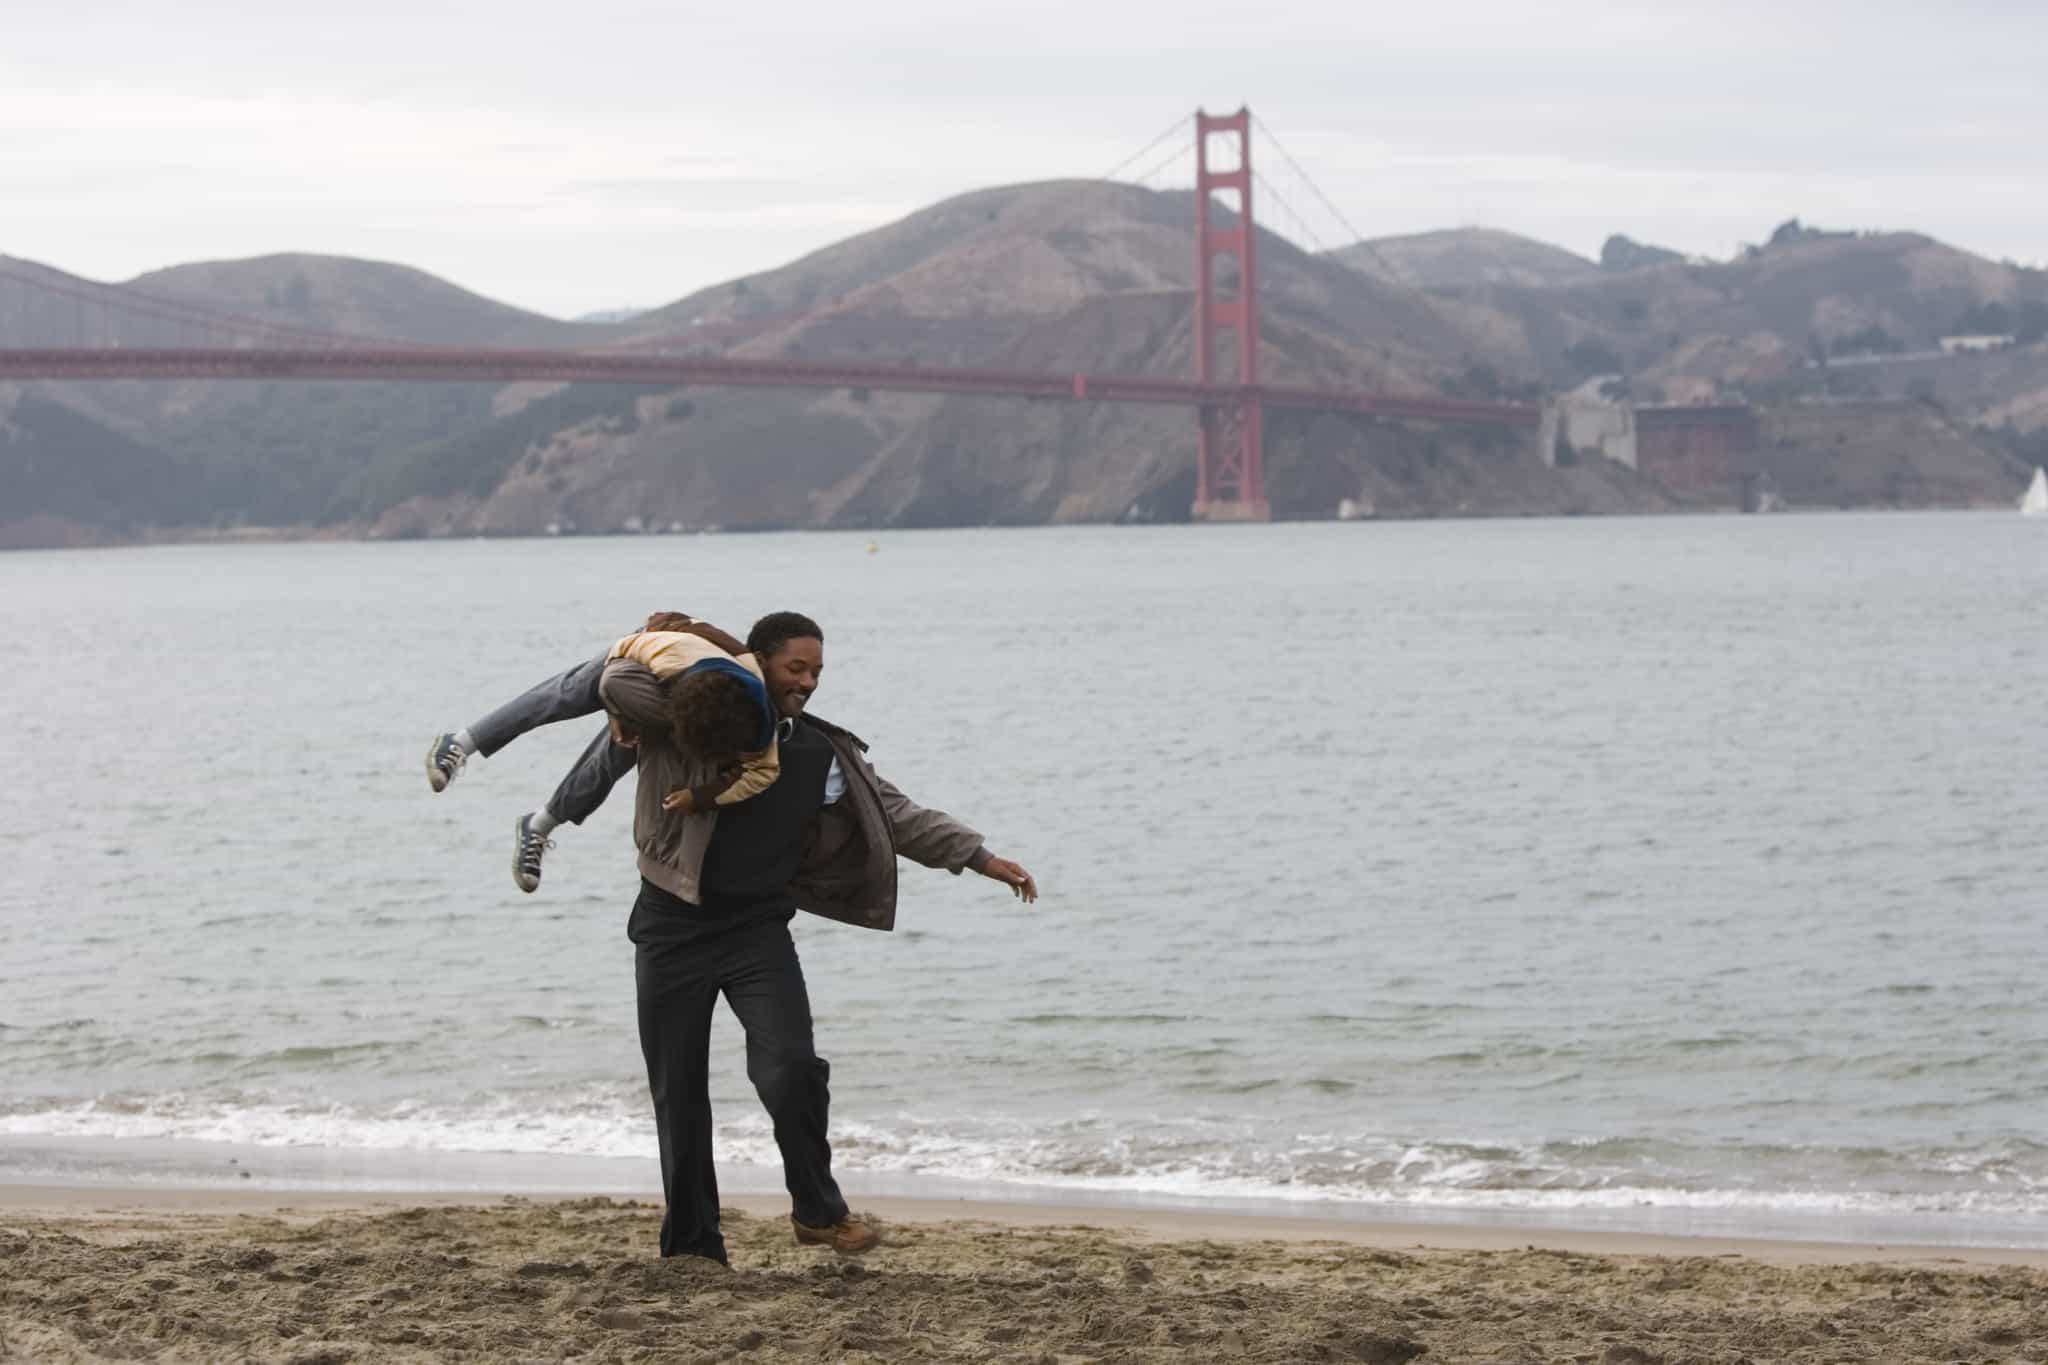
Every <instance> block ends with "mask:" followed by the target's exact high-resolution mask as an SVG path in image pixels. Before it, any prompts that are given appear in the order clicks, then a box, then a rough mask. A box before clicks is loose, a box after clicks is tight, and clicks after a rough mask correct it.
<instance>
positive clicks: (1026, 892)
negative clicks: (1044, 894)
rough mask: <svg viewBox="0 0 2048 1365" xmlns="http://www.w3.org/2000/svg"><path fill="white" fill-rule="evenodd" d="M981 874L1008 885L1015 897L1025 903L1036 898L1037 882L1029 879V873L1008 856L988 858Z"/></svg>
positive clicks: (1029, 902)
mask: <svg viewBox="0 0 2048 1365" xmlns="http://www.w3.org/2000/svg"><path fill="white" fill-rule="evenodd" d="M981 875H982V876H984V877H987V878H988V879H989V880H990V881H997V882H1001V883H1002V884H1003V885H1004V886H1007V887H1009V888H1010V890H1011V891H1012V892H1014V893H1015V894H1016V897H1017V899H1018V900H1020V901H1023V902H1024V903H1025V904H1026V905H1029V904H1031V903H1032V902H1033V901H1035V900H1037V899H1038V883H1037V882H1035V881H1033V880H1032V879H1031V874H1030V873H1029V872H1026V871H1025V870H1024V869H1023V867H1022V866H1021V865H1019V864H1017V863H1013V862H1011V861H1010V860H1009V859H1008V858H990V859H989V860H988V862H987V863H986V864H984V865H983V867H982V869H981Z"/></svg>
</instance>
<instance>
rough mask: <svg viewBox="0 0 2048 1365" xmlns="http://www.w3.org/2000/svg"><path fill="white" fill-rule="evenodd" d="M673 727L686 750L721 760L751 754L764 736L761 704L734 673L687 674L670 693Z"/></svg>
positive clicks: (705, 672) (705, 670)
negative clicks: (756, 743)
mask: <svg viewBox="0 0 2048 1365" xmlns="http://www.w3.org/2000/svg"><path fill="white" fill-rule="evenodd" d="M668 711H669V724H670V726H671V727H673V728H674V730H675V735H676V738H677V739H679V740H681V741H682V744H683V747H684V748H686V749H688V750H689V751H690V752H691V753H693V754H695V755H696V756H697V757H699V758H702V759H708V760H712V761H714V762H715V761H719V760H723V759H728V758H733V757H736V756H737V755H739V754H743V753H748V752H750V751H752V750H753V749H754V747H755V741H756V740H757V739H758V737H759V736H760V733H761V703H760V701H759V699H758V698H756V697H755V695H754V693H753V692H752V691H751V690H750V689H749V688H748V687H747V685H746V684H745V683H743V682H741V681H740V680H739V679H738V678H736V677H734V676H733V675H732V674H730V673H724V672H717V671H713V670H711V669H702V670H699V671H695V672H690V673H685V674H684V675H683V676H682V677H680V678H678V679H677V680H676V685H675V686H674V687H672V688H670V689H669V694H668Z"/></svg>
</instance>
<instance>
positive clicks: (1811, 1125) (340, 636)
mask: <svg viewBox="0 0 2048 1365" xmlns="http://www.w3.org/2000/svg"><path fill="white" fill-rule="evenodd" d="M2044 531H2048V528H2044V527H2042V526H2040V525H2037V524H2032V523H2029V522H2024V521H2022V520H2021V519H2020V518H2018V517H2017V516H2013V515H2010V514H1989V513H1979V514H1914V515H1840V516H1785V517H1764V518H1737V517H1705V518H1664V519H1608V520H1553V521H1534V520H1532V521H1492V522H1435V523H1405V524H1363V525H1361V524H1348V525H1294V526H1272V527H1245V528H1198V527H1185V528H1142V529H1141V528H1131V529H1108V528H1086V529H1080V528H1077V529H1053V530H976V531H958V532H921V533H899V532H890V533H885V534H881V535H880V536H879V537H877V538H876V539H877V544H876V547H875V549H874V551H873V552H870V550H869V537H868V536H866V535H854V536H849V535H837V534H817V535H767V536H711V537H645V538H619V539H561V540H522V541H490V542H482V541H476V542H435V543H404V544H362V543H315V544H296V545H211V546H192V547H166V548H148V549H133V550H112V551H94V552H51V553H20V554H11V555H5V556H0V620H4V625H5V629H4V630H0V680H4V685H0V754H4V759H5V762H4V772H5V775H6V781H5V783H4V789H0V815H4V820H0V1180H5V1179H17V1180H37V1179H64V1180H96V1181H113V1182H124V1181H126V1182H132V1181H147V1180H179V1181H193V1180H205V1181H212V1180H233V1179H236V1178H238V1177H240V1176H242V1175H245V1174H250V1175H253V1176H254V1178H257V1179H261V1180H271V1181H289V1182H298V1183H313V1184H319V1183H335V1184H349V1185H353V1186H359V1187H376V1186H379V1185H380V1184H381V1185H387V1186H391V1185H398V1184H403V1183H404V1181H405V1179H407V1178H410V1177H408V1176H407V1175H406V1174H405V1173H406V1172H411V1173H412V1174H413V1176H417V1175H418V1173H419V1172H421V1171H426V1172H428V1173H429V1176H430V1179H431V1183H436V1184H444V1185H461V1184H463V1183H464V1179H465V1176H466V1175H474V1176H475V1178H476V1179H477V1180H479V1181H486V1180H487V1181H489V1182H495V1183H497V1184H505V1183H507V1182H508V1181H509V1182H511V1183H513V1184H518V1183H521V1182H525V1183H528V1184H530V1185H531V1186H532V1187H533V1188H546V1187H552V1186H555V1185H587V1184H590V1183H593V1181H594V1182H595V1183H597V1184H604V1183H606V1182H607V1181H608V1180H611V1179H612V1177H609V1176H602V1175H600V1176H592V1175H591V1172H593V1171H597V1172H603V1171H613V1172H615V1173H616V1180H615V1182H614V1183H615V1184H616V1185H617V1186H618V1187H619V1188H624V1189H631V1190H635V1191H638V1192H641V1193H647V1192H650V1191H655V1192H658V1182H656V1181H655V1178H654V1174H653V1165H652V1161H651V1156H652V1153H653V1148H654V1132H653V1123H652V1117H651V1112H650V1110H649V1106H648V1101H647V1096H646V1082H645V1077H644V1072H643V1070H642V1066H641V1060H640V1056H639V1051H638V1044H637V1040H636V1036H635V1032H634V1024H633V976H632V949H631V945H630V944H628V943H627V942H626V939H625V936H624V928H625V919H626V912H627V909H628V907H629V905H630V903H631V901H632V899H633V896H634V894H635V891H636V889H637V878H636V876H635V873H634V871H633V857H632V850H631V842H630V823H631V804H632V803H631V800H630V784H631V779H628V780H627V782H626V783H624V784H622V786H621V789H620V790H619V791H618V792H617V793H615V794H614V796H613V798H612V800H611V801H610V803H609V804H608V805H607V806H606V807H605V808H604V809H603V810H602V811H600V812H599V814H598V815H597V816H596V817H595V818H593V819H592V820H591V821H590V822H588V823H587V824H585V825H584V826H582V827H581V828H567V827H565V828H564V829H562V830H561V831H559V832H558V834H557V836H556V837H557V844H558V847H557V848H556V849H555V850H554V851H553V852H551V853H550V855H549V857H548V862H547V867H546V877H545V880H544V882H543V885H542V887H541V890H540V891H539V892H538V893H537V894H535V895H532V896H527V895H522V894H521V893H520V892H519V891H518V890H517V889H515V888H514V886H513V885H512V882H511V877H510V870H509V865H510V859H511V845H512V826H513V821H514V818H515V817H516V816H517V815H518V814H519V813H520V812H522V811H526V810H529V809H532V808H534V807H535V806H537V805H538V804H539V803H540V802H541V801H542V800H543V799H544V798H545V797H546V795H547V794H548V792H549V790H550V789H551V788H552V785H553V783H554V781H555V779H556V777H557V776H558V775H559V773H560V772H561V771H562V770H563V768H564V767H565V765H566V764H567V763H568V762H569V761H570V760H571V758H572V757H573V756H574V754H575V753H576V752H577V750H578V749H579V748H580V747H581V746H582V744H583V743H584V742H585V740H586V739H587V738H588V737H589V735H590V734H591V733H593V732H594V731H595V730H596V728H597V727H598V726H599V725H600V724H601V721H599V720H597V719H592V720H590V721H586V722H577V723H574V724H570V725H564V726H559V727H554V728H553V729H550V730H546V731H542V732H539V733H536V734H534V735H531V736H529V737H527V738H526V739H524V740H522V741H520V742H519V743H518V744H516V745H514V746H513V747H512V748H510V749H508V750H507V751H505V752H504V753H503V754H501V755H499V756H497V757H494V758H492V759H490V760H488V761H484V760H476V761H472V763H471V764H470V766H469V769H468V770H467V771H466V772H465V773H464V774H463V776H462V777H461V778H460V779H459V780H458V781H457V782H456V783H455V784H454V785H453V786H452V787H451V788H450V789H449V790H448V791H447V792H445V793H443V794H440V795H434V794H431V793H430V792H429V790H428V787H427V784H426V781H425V778H424V776H423V772H422V767H421V759H422V755H423V753H424V751H425V749H426V746H427V743H428V741H429V739H430V738H431V737H432V736H433V735H434V734H436V733H437V732H439V731H441V730H444V729H452V728H455V727H457V726H460V725H462V724H464V723H466V722H468V721H470V720H473V719H475V718H476V717H478V716H480V715H481V714H482V713H483V712H484V711H485V710H487V709H488V708H489V707H490V706H492V705H494V704H496V703H497V702H498V701H500V700H502V699H504V698H506V697H508V696H510V695H511V694H512V693H514V692H516V691H518V690H519V689H521V688H523V687H525V686H526V685H528V684H529V683H531V682H533V681H536V680H537V679H539V678H540V677H542V676H544V675H546V674H548V673H551V672H553V671H555V670H557V669H559V668H562V667H566V666H567V665H569V664H571V663H573V662H575V661H577V660H579V659H583V658H587V657H589V656H590V655H592V654H594V653H595V652H597V651H598V650H599V649H600V648H601V647H602V646H603V645H604V644H605V643H606V642H607V641H608V640H609V639H611V638H612V637H615V636H616V635H618V634H621V633H623V632H625V631H627V630H629V629H631V628H632V627H633V626H634V625H635V624H636V623H637V622H638V621H639V620H640V619H641V618H643V617H644V616H645V615H646V613H648V612H649V611H651V610H654V609H656V608H678V609H683V610H688V611H692V612H695V613H697V614H700V615H703V616H706V617H709V618H711V619H713V620H716V621H719V622H720V623H721V624H724V625H726V626H727V627H728V628H729V629H733V630H735V631H736V632H743V631H744V629H745V628H746V626H747V624H748V623H749V622H750V621H751V620H752V619H753V618H754V617H755V616H756V615H758V614H760V613H761V612H764V611H767V610H771V609H777V608H785V607H787V608H795V609H798V610H802V611H805V612H808V613H810V614H811V615H813V616H815V617H817V618H818V619H819V620H820V621H821V622H822V623H823V624H824V627H825V630H826V633H827V660H828V665H827V669H826V672H825V679H824V685H823V687H822V688H821V690H820V692H819V694H818V697H817V699H816V701H815V703H814V706H813V709H814V711H815V712H816V713H817V714H819V715H822V716H826V717H828V718H831V719H833V720H836V721H837V722H839V723H840V724H842V725H846V726H848V727H850V728H852V729H853V730H855V731H856V732H858V733H859V734H860V735H862V736H863V737H864V738H865V739H866V740H868V741H869V743H870V744H871V745H872V746H873V749H872V756H873V758H874V760H875V762H876V765H877V767H878V768H879V770H880V771H881V772H882V773H883V774H884V775H886V776H888V777H890V778H891V779H893V780H894V781H895V782H896V783H897V784H898V785H900V786H902V787H903V788H904V789H906V790H907V791H908V792H910V793H911V794H912V796H914V797H915V798H916V799H918V800H919V801H920V802H922V803H925V804H929V805H936V806H940V807H943V808H944V809H947V810H949V811H951V812H953V813H954V814H956V815H958V816H960V817H961V818H963V819H965V820H967V821H968V822H969V823H971V824H973V825H975V826H976V827H977V828H979V829H981V830H983V831H985V832H986V834H987V836H988V841H989V844H990V846H991V847H992V848H994V849H995V850H996V851H997V852H999V853H1002V854H1004V855H1007V856H1010V857H1013V858H1016V859H1018V860H1020V861H1022V862H1023V863H1024V864H1026V865H1027V866H1028V867H1029V868H1030V869H1031V870H1032V871H1033V872H1034V873H1035V874H1037V876H1038V878H1039V881H1040V883H1041V885H1042V887H1043V889H1044V893H1045V894H1044V899H1043V900H1042V901H1041V902H1040V903H1039V904H1038V905H1037V906H1036V907H1031V908H1025V907H1022V906H1020V905H1018V904H1017V903H1016V902H1014V901H1013V900H1011V899H1010V898H1009V896H1008V895H1007V894H1006V893H1005V891H1004V890H1003V888H1001V887H999V886H997V885H995V884H994V883H992V882H988V881H985V880H982V879H980V878H976V877H974V876H972V875H969V876H966V877H961V878H954V877H951V876H948V875H946V874H944V873H941V872H933V871H928V870H925V869H922V868H917V867H914V866H909V865H906V866H905V868H904V881H903V904H902V907H901V911H900V914H899V918H898V924H899V928H898V930H897V931H896V932H895V933H893V934H879V933H874V932H870V931H863V930H859V929H853V928H849V927H846V926H841V925H836V924H832V923H828V922H826V921H824V920H819V919H815V918H812V917H809V916H803V915H800V916H798V918H797V921H796V923H795V926H794V927H795V932H796V934H797V937H798V944H799V948H800V951H801V953H802V955H803V958H804V961H805V964H806V968H807V971H808V975H809V979H810V986H811V993H812V1000H813V1005H814V1009H815V1013H816V1016H817V1026H818V1037H819V1046H820V1049H821V1051H822V1052H823V1053H824V1055H825V1056H827V1057H828V1058H830V1059H831V1061H832V1063H833V1072H832V1086H833V1097H834V1108H833V1136H834V1145H835V1150H836V1154H837V1163H838V1166H839V1168H840V1170H841V1171H842V1173H843V1174H844V1176H845V1178H846V1180H847V1182H848V1185H849V1188H850V1189H854V1190H856V1191H858V1190H860V1189H862V1188H869V1189H875V1188H883V1187H885V1186H886V1187H889V1188H899V1189H910V1190H918V1189H926V1190H947V1189H972V1190H975V1191H977V1192H983V1193H986V1192H995V1193H1020V1194H1021V1193H1031V1192H1036V1193H1041V1194H1043V1193H1046V1192H1052V1193H1054V1194H1056V1195H1058V1196H1060V1197H1071V1198H1095V1199H1107V1200H1111V1201H1125V1202H1142V1201H1146V1200H1152V1201H1169V1202H1200V1201H1213V1200H1221V1201H1254V1202H1256V1203H1258V1204H1260V1205H1261V1206H1273V1205H1275V1204H1280V1203H1285V1204H1286V1205H1288V1206H1290V1207H1300V1208H1303V1209H1312V1210H1314V1211H1317V1212H1339V1213H1346V1212H1348V1213H1369V1214H1372V1215H1375V1216H1391V1215H1392V1214H1395V1213H1404V1214H1417V1213H1420V1214H1423V1215H1429V1214H1462V1215H1465V1216H1471V1217H1483V1218H1488V1219H1516V1218H1525V1219H1526V1218H1536V1219H1552V1220H1556V1219H1566V1220H1575V1221H1581V1222H1587V1221H1592V1222H1600V1223H1603V1224H1611V1223H1620V1224H1623V1225H1640V1226H1657V1227H1674V1226H1677V1227H1685V1228H1694V1227H1700V1228H1704V1227H1712V1228H1715V1229H1728V1230H1752V1231H1757V1230H1762V1231H1771V1230H1774V1229H1776V1230H1783V1229H1786V1228H1795V1229H1802V1230H1804V1231H1807V1232H1811V1231H1812V1230H1813V1229H1814V1228H1816V1227H1818V1228H1820V1229H1822V1235H1826V1232H1827V1230H1830V1229H1833V1230H1838V1231H1839V1230H1843V1229H1847V1230H1850V1231H1857V1230H1860V1231H1861V1232H1864V1233H1868V1232H1870V1231H1872V1230H1873V1229H1874V1230H1876V1231H1878V1232H1879V1233H1881V1234H1883V1235H1887V1236H1899V1237H1901V1238H1903V1237H1907V1236H1910V1237H1914V1238H1917V1239H1919V1240H1926V1241H1948V1242H1958V1243H1961V1242H1987V1243H1994V1244H2006V1245H2031V1246H2041V1245H2048V1134H2044V1131H2043V1130H2044V1122H2043V1121H2044V1119H2048V1004H2044V1000H2043V987H2042V982H2043V979H2044V967H2048V724H2044V701H2048V534H2044ZM713 1048H714V1055H713V1076H714V1086H713V1095H714V1101H715V1106H716V1112H717V1122H718V1135H719V1136H718V1141H719V1144H720V1151H721V1154H722V1155H723V1156H724V1157H725V1158H727V1159H728V1160H729V1161H730V1163H731V1167H730V1170H731V1171H732V1172H733V1175H732V1179H733V1180H735V1181H737V1182H739V1183H740V1184H741V1185H742V1186H743V1185H744V1184H745V1183H746V1182H747V1181H748V1180H749V1179H753V1180H756V1181H758V1182H761V1183H762V1185H763V1187H764V1188H773V1187H774V1185H775V1184H776V1183H777V1182H776V1181H775V1179H774V1174H773V1169H772V1168H773V1163H774V1148H773V1143H772V1140H771V1138H770V1135H769V1132H768V1128H767V1123H766V1120H765V1118H764V1116H763V1115H762V1114H761V1112H760V1108H759V1105H758V1103H757V1102H756V1101H755V1099H754V1097H753V1096H752V1094H751V1093H750V1091H749V1090H748V1088H747V1084H746V1081H745V1076H744V1071H743V1064H742V1060H741V1055H740V1038H739V1031H738V1028H737V1026H736V1025H735V1024H734V1023H733V1022H732V1020H731V1018H730V1016H729V1015H723V1014H722V1015H721V1022H720V1024H719V1025H718V1033H717V1035H716V1037H715V1038H714V1042H713ZM572 1162H573V1163H581V1164H580V1165H576V1166H574V1167H573V1171H574V1174H573V1175H565V1174H564V1173H565V1172H570V1171H571V1170H572V1167H571V1166H570V1165H567V1164H564V1163H572ZM407 1163H410V1164H407ZM551 1163H553V1164H551ZM606 1163H612V1164H611V1165H607V1164H606ZM551 1172H552V1174H551ZM863 1182H865V1184H864V1183H863Z"/></svg>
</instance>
